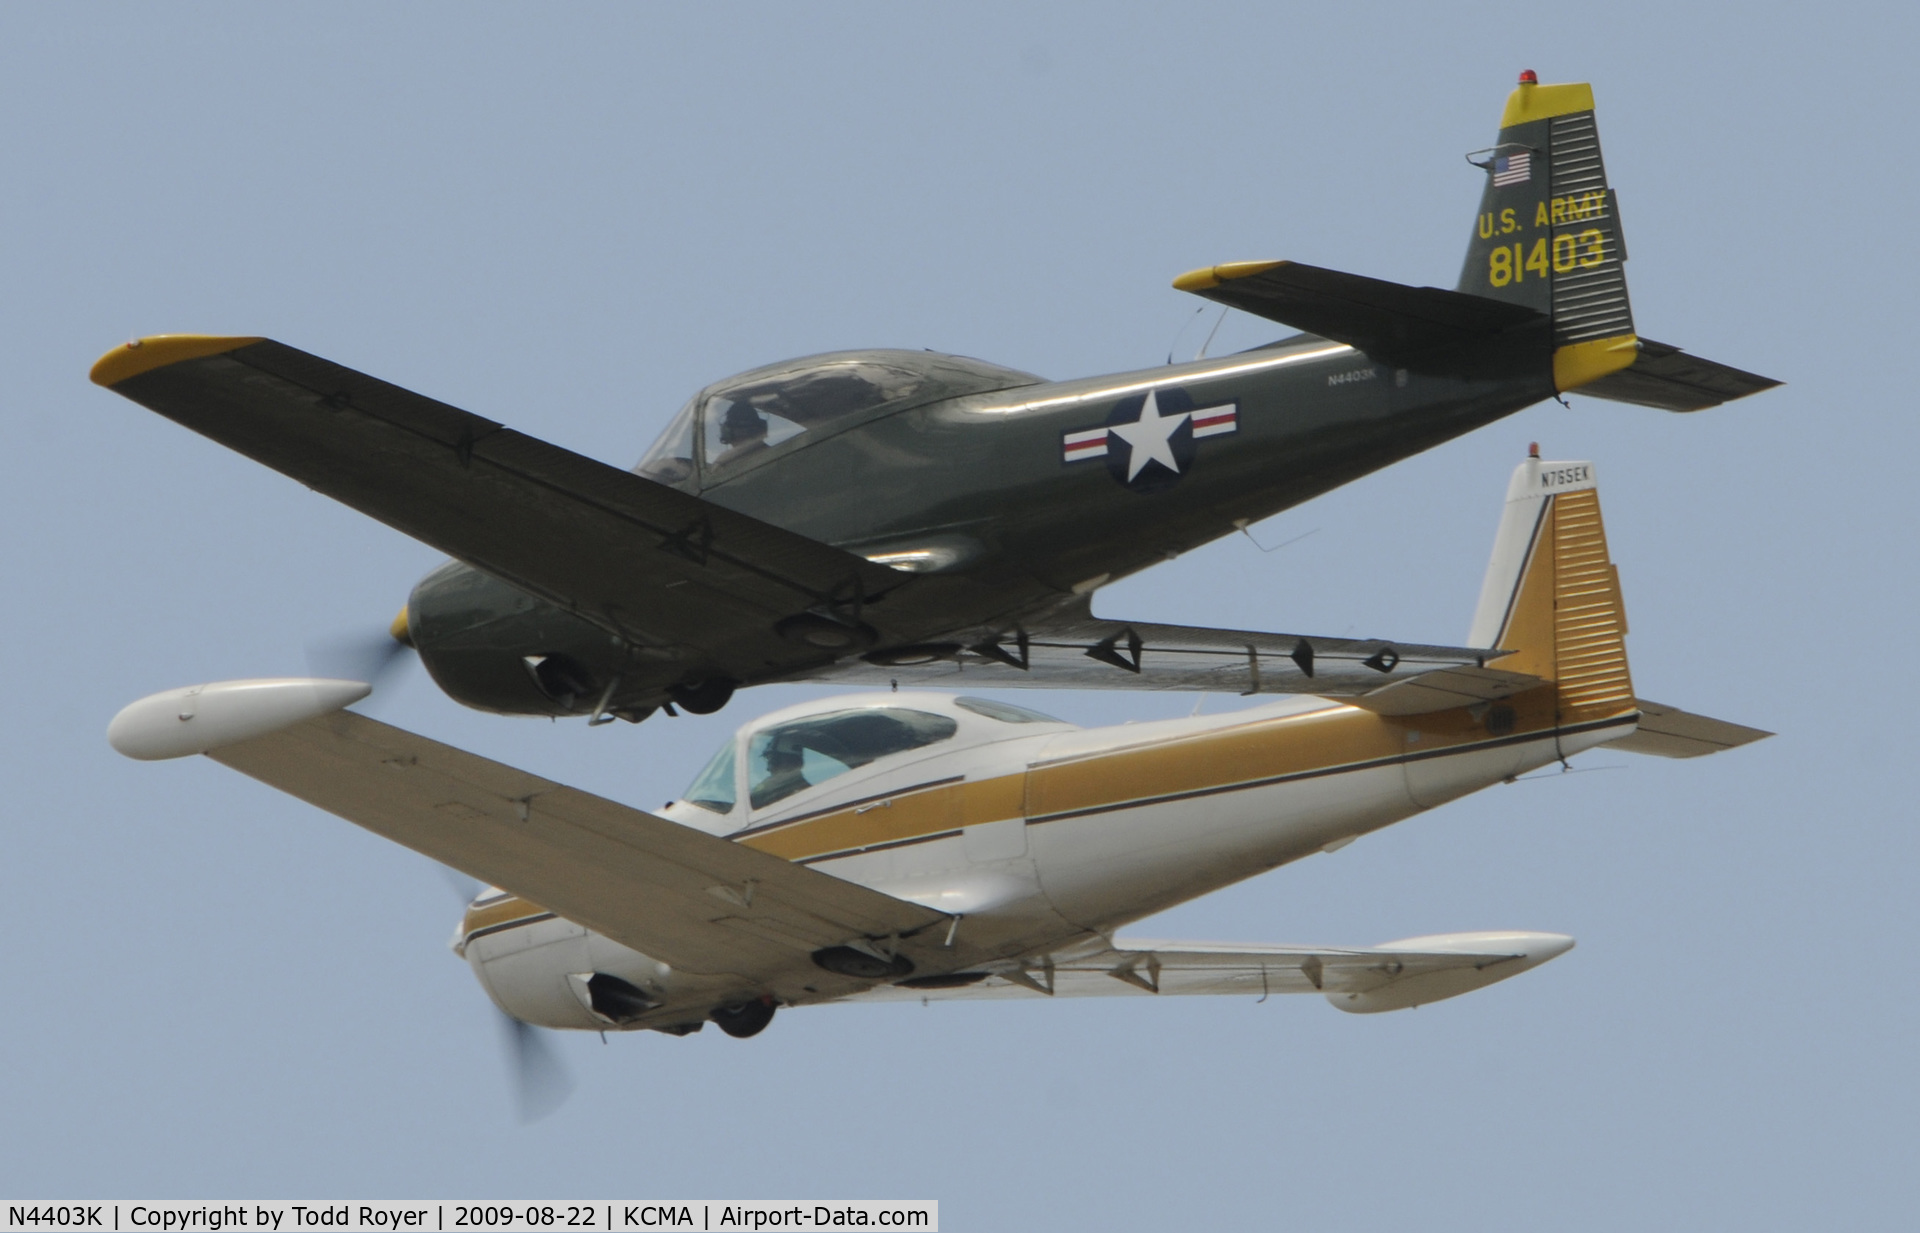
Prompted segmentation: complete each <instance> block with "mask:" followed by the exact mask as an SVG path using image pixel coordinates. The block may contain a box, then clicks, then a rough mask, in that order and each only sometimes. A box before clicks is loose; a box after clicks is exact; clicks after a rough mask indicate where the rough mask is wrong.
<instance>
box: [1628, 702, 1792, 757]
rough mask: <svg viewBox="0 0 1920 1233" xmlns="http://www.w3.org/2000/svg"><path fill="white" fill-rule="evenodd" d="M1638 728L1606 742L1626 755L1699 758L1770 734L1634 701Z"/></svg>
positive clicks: (1654, 703) (1750, 742)
mask: <svg viewBox="0 0 1920 1233" xmlns="http://www.w3.org/2000/svg"><path fill="white" fill-rule="evenodd" d="M1637 704H1638V705H1639V707H1640V726H1639V728H1638V729H1636V730H1635V731H1633V732H1632V733H1630V734H1628V735H1626V736H1623V737H1621V738H1620V739H1619V740H1617V741H1609V742H1607V743H1608V744H1609V745H1611V746H1612V747H1613V748H1615V749H1624V750H1626V751H1627V752H1628V753H1637V754H1653V755H1654V756H1655V757H1660V758H1698V757H1700V756H1701V755H1703V754H1710V753H1719V752H1720V751H1721V750H1723V749H1733V748H1736V747H1737V746H1740V745H1749V744H1752V743H1753V742H1754V741H1758V740H1764V739H1765V738H1767V737H1769V736H1772V735H1773V733H1771V732H1765V731H1762V730H1761V729H1759V728H1749V727H1746V726H1745V725H1742V724H1733V723H1728V722H1727V721H1726V720H1724V719H1709V718H1708V717H1706V716H1705V715H1695V714H1693V713H1691V712H1689V711H1683V710H1681V709H1680V708H1679V707H1677V706H1665V705H1663V704H1661V703H1658V702H1648V701H1647V700H1646V699H1645V698H1640V699H1638V700H1637Z"/></svg>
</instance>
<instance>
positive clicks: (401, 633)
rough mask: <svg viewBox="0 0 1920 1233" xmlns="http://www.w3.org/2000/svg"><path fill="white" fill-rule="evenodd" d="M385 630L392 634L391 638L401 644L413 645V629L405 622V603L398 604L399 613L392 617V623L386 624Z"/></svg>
mask: <svg viewBox="0 0 1920 1233" xmlns="http://www.w3.org/2000/svg"><path fill="white" fill-rule="evenodd" d="M387 632H388V633H390V634H392V635H393V640H394V641H395V642H398V643H399V644H400V645H401V646H412V645H413V630H412V629H411V628H410V627H409V626H408V624H407V607H406V605H405V604H402V605H401V606H400V613H399V615H398V616H396V617H394V618H393V624H391V625H389V626H387Z"/></svg>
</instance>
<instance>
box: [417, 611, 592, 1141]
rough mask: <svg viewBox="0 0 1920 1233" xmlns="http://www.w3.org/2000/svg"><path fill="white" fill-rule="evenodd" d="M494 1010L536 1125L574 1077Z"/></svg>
mask: <svg viewBox="0 0 1920 1233" xmlns="http://www.w3.org/2000/svg"><path fill="white" fill-rule="evenodd" d="M395 624H396V625H398V624H399V622H395ZM395 636H396V637H398V634H396V635H395ZM440 871H441V872H442V873H444V874H445V875H446V878H447V884H448V885H449V886H451V887H452V888H453V893H454V894H456V895H458V896H459V897H460V906H461V907H463V908H464V907H466V906H467V905H468V904H469V903H472V902H473V900H474V897H475V896H477V895H478V894H479V893H480V884H479V883H478V882H476V881H474V880H473V879H472V878H470V877H468V876H467V875H466V874H464V873H461V872H460V871H459V870H457V869H453V868H449V867H448V866H446V865H441V866H440ZM494 1009H495V1013H496V1014H498V1015H499V1017H500V1018H499V1021H500V1030H501V1031H502V1032H503V1033H504V1039H505V1041H506V1046H507V1073H508V1074H510V1075H511V1076H512V1077H513V1103H514V1111H515V1112H516V1113H517V1114H518V1115H519V1117H520V1121H521V1122H522V1123H523V1124H524V1123H527V1122H537V1121H539V1120H540V1119H541V1118H543V1117H545V1116H547V1114H549V1113H552V1112H553V1111H554V1110H555V1109H558V1108H559V1107H560V1106H561V1105H563V1104H565V1103H566V1101H567V1097H569V1096H571V1095H573V1076H571V1075H569V1074H568V1073H567V1067H566V1064H565V1063H564V1062H562V1061H561V1060H560V1055H559V1054H557V1053H555V1052H554V1049H553V1046H552V1045H551V1044H549V1043H548V1042H547V1039H546V1036H545V1035H544V1034H543V1033H542V1031H541V1029H539V1028H537V1027H535V1026H533V1025H532V1024H531V1023H524V1022H522V1021H521V1020H519V1019H516V1018H514V1017H513V1016H512V1015H510V1014H508V1013H507V1012H506V1011H504V1010H500V1009H499V1008H498V1007H495V1008H494Z"/></svg>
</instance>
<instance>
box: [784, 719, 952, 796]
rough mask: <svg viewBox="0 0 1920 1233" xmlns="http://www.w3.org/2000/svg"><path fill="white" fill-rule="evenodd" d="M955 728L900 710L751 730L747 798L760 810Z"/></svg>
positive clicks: (949, 721) (947, 721)
mask: <svg viewBox="0 0 1920 1233" xmlns="http://www.w3.org/2000/svg"><path fill="white" fill-rule="evenodd" d="M958 729H959V725H958V724H956V723H955V722H954V721H953V720H952V719H950V718H948V717H947V716H945V715H931V714H928V713H927V712H925V711H909V710H906V709H904V708H900V707H887V706H882V707H870V708H864V709H861V710H855V711H830V712H828V713H827V714H825V715H813V716H809V717H808V718H806V719H797V720H795V721H794V722H792V723H789V724H781V725H779V726H778V727H774V728H768V729H766V730H765V731H764V732H756V733H755V734H754V736H753V739H752V741H750V742H749V743H748V747H747V780H748V783H749V784H750V785H751V787H750V788H749V789H748V799H749V800H750V801H752V803H753V807H754V808H755V809H765V808H766V807H767V806H769V805H771V804H773V803H774V802H776V801H781V800H785V799H786V798H787V797H789V796H792V795H793V794H794V793H796V792H800V791H803V790H804V789H807V788H811V787H813V786H814V785H816V784H822V783H825V782H826V781H827V780H829V779H832V778H833V777H834V776H836V775H844V774H846V773H847V772H848V771H850V770H852V769H853V768H855V767H857V766H865V765H866V764H867V763H869V762H872V761H875V760H876V759H879V758H884V757H886V756H887V755H888V754H896V753H902V752H904V751H906V750H909V749H919V748H921V747H923V746H926V745H933V744H937V743H939V742H940V741H944V740H946V739H947V738H948V737H950V736H952V735H953V734H954V732H955V731H957V730H958Z"/></svg>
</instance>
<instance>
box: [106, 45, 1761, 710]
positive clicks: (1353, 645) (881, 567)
mask: <svg viewBox="0 0 1920 1233" xmlns="http://www.w3.org/2000/svg"><path fill="white" fill-rule="evenodd" d="M1468 157H1469V159H1470V160H1471V161H1473V162H1474V163H1475V164H1476V165H1477V166H1478V167H1480V168H1481V169H1482V171H1483V173H1484V175H1485V176H1486V189H1485V193H1484V195H1483V196H1482V198H1481V205H1480V212H1479V215H1478V217H1477V219H1476V220H1475V225H1474V232H1473V236H1472V241H1471V243H1470V245H1469V247H1468V250H1467V259H1466V266H1465V269H1464V270H1463V272H1462V274H1461V277H1460V283H1459V286H1458V288H1457V289H1455V290H1452V291H1444V290H1441V289H1439V288H1435V287H1410V286H1404V285H1401V284H1398V283H1390V282H1383V281H1380V280H1378V279H1373V278H1364V277H1361V276H1359V275H1354V274H1343V273H1339V272H1337V271H1333V270H1326V269H1319V268H1316V267H1314V266H1309V265H1300V264H1297V263H1294V262H1288V261H1260V262H1241V263H1236V264H1231V265H1218V266H1213V267H1211V268H1208V269H1204V270H1197V271H1195V272H1193V273H1191V274H1186V275H1183V276H1182V277H1180V278H1179V279H1176V280H1175V282H1174V286H1175V287H1178V288H1180V289H1181V290H1184V291H1190V292H1193V293H1195V294H1197V295H1201V296H1204V297H1206V298H1207V299H1210V300H1214V301H1216V302H1218V303H1221V304H1225V305H1228V306H1230V307H1232V308H1237V309H1240V310H1241V311H1243V312H1248V313H1252V314H1254V315H1256V316H1259V317H1264V318H1267V319H1269V320H1272V321H1276V322H1280V323H1282V324H1284V325H1287V326H1291V327H1293V328H1295V329H1298V330H1303V331H1306V332H1305V333H1301V334H1295V335H1292V336H1290V337H1287V338H1283V339H1281V340H1280V341H1278V342H1274V343H1271V344H1269V345H1267V346H1264V347H1258V348H1255V349H1254V350H1252V351H1247V352H1242V353H1240V354H1237V355H1231V356H1227V357H1224V358H1219V359H1207V360H1197V361H1195V362H1193V363H1187V364H1168V365H1166V366H1164V367H1159V368H1152V369H1147V370H1143V371H1139V372H1130V373H1120V374H1117V375H1113V376H1103V377H1088V378H1084V379H1081V380H1075V381H1060V382H1053V381H1046V380H1043V379H1042V378H1040V377H1036V376H1033V375H1032V374H1030V373H1024V372H1017V371H1015V370H1013V369H1010V368H1002V367H1000V366H998V365H995V364H988V363H984V362H982V361H979V360H972V359H965V358H962V357H959V356H950V355H940V354H936V353H932V352H919V351H844V352H835V353H833V354H829V355H819V356H812V357H809V358H806V359H800V360H791V361H788V362H786V363H782V364H774V365H770V366H768V367H765V368H759V369H755V370H753V371H751V372H747V373H743V374H741V375H739V376H737V377H732V378H729V379H728V380H725V381H721V382H718V383H717V384H714V385H712V386H709V387H708V388H706V389H705V390H702V391H701V392H700V393H699V394H698V395H696V396H695V397H694V399H693V401H691V402H690V403H688V404H687V406H686V408H685V409H684V410H683V411H681V412H680V414H679V415H678V416H677V417H675V419H674V420H673V422H672V423H671V424H670V425H669V426H668V428H667V430H666V432H665V433H664V434H662V436H661V437H660V439H659V441H658V442H657V443H655V445H654V446H653V448H652V449H650V450H649V451H648V452H647V455H646V457H644V458H643V459H641V460H640V463H639V465H638V466H637V467H636V468H635V469H634V470H632V471H622V470H619V469H618V468H615V467H611V466H608V465H606V464H604V463H600V462H596V461H594V460H592V459H590V458H584V457H582V456H580V455H578V454H574V453H570V452H568V451H567V450H564V449H560V448H558V447H556V446H553V445H549V444H547V443H545V442H543V441H539V440H535V439H534V438H531V437H527V436H524V435H522V434H520V433H517V432H514V431H512V430H511V429H508V428H505V427H503V426H502V425H500V424H497V423H495V422H493V421H492V420H487V419H483V418H481V417H480V416H477V415H471V414H469V413H467V412H465V411H461V410H459V409H457V408H454V407H450V406H447V405H446V404H444V403H440V402H435V401H434V400H432V399H430V398H426V397H424V396H422V395H419V394H415V393H412V392H410V391H407V390H404V389H401V388H399V387H397V386H393V385H389V384H387V383H386V382H383V381H380V380H377V379H375V378H373V377H369V376H366V375H364V374H362V373H358V372H355V371H353V370H352V369H349V368H344V367H342V366H340V365H338V364H334V363H331V362H329V361H327V360H323V359H320V358H319V357H317V356H313V355H308V354H307V353H305V352H302V351H298V350H295V349H294V348H292V347H289V346H286V345H284V344H281V343H277V342H273V341H270V340H266V339H259V338H211V337H203V336H186V335H171V336H161V337H156V338H149V339H143V340H141V341H139V342H134V343H129V344H127V345H126V346H125V347H121V348H116V349H115V350H114V351H112V352H110V353H108V354H107V355H106V356H105V357H103V358H102V359H101V360H100V362H99V363H98V364H97V365H95V367H94V369H93V379H94V381H96V382H97V383H99V384H101V385H103V386H106V387H108V388H110V389H112V390H114V391H115V392H117V393H120V394H123V395H125V396H126V397H128V398H130V399H132V400H133V401H135V402H137V403H140V404H141V405H143V406H146V407H150V408H152V409H153V410H155V411H158V412H159V413H160V414H162V415H164V416H167V417H168V418H170V419H173V420H176V421H178V422H179V423H181V424H184V425H186V426H187V427H189V428H192V429H193V430H195V431H196V432H199V433H202V434H204V435H206V436H208V437H211V438H213V439H214V440H216V441H219V442H221V443H222V444H224V445H227V446H229V447H231V448H233V449H236V450H238V451H240V452H241V453H243V454H245V455H247V456H248V457H250V458H253V459H255V460H257V461H259V462H262V463H265V464H266V465H267V466H270V467H272V468H274V469H275V470H278V471H281V472H283V473H285V474H287V475H289V476H292V477H293V478H294V479H297V480H299V481H300V482H301V483H303V484H306V485H308V486H309V487H312V488H314V489H317V490H318V491H320V492H323V493H326V494H327V495H329V496H331V497H334V498H335V499H337V500H340V501H343V502H345V503H346V504H348V505H351V506H352V507H354V508H355V509H358V510H360V511H362V512H364V513H366V514H369V515H371V516H373V517H375V518H378V519H380V520H381V521H382V522H385V523H386V524H388V525H389V526H392V527H395V528H397V529H399V530H401V531H404V532H406V533H407V534H408V535H411V536H414V537H415V538H417V539H419V540H421V541H423V542H425V543H428V544H431V545H433V546H434V547H436V548H439V549H440V550H442V551H444V552H447V553H449V554H451V555H452V556H453V557H454V558H455V559H454V560H453V561H452V562H449V563H448V564H447V565H445V566H442V567H441V568H439V569H437V570H435V571H434V572H433V573H431V574H429V575H428V576H427V577H426V578H425V579H423V580H422V581H421V582H420V584H419V585H418V586H416V587H415V588H414V590H413V594H412V596H411V597H410V598H409V599H408V602H407V606H406V609H405V610H404V611H403V612H402V614H401V616H400V617H399V618H398V619H397V620H396V621H395V622H394V634H395V636H396V637H398V638H400V639H401V640H402V641H405V642H408V643H410V644H411V645H412V646H413V647H415V648H416V649H417V650H418V651H419V653H420V656H421V658H422V659H423V660H424V662H425V663H426V665H427V668H428V670H429V671H430V672H431V673H432V675H433V677H434V680H435V681H436V682H438V684H439V685H440V687H441V688H442V689H444V690H445V691H446V692H447V693H448V694H450V695H452V696H453V697H454V698H456V699H457V700H459V701H460V702H463V703H465V704H467V705H469V706H474V707H479V708H482V709H485V710H491V711H498V712H505V713H512V714H535V715H589V716H591V717H592V718H593V719H594V721H596V722H604V721H606V720H608V719H610V718H613V717H618V718H622V719H628V720H633V721H636V722H637V721H638V720H640V719H643V718H645V717H646V716H647V715H648V714H650V713H651V712H652V711H654V710H655V709H656V708H659V707H662V706H665V707H668V708H669V711H670V713H671V708H672V707H673V706H675V705H676V704H677V705H678V706H679V707H680V708H682V709H685V710H687V711H692V712H695V713H700V714H705V713H708V712H711V711H714V710H717V709H719V708H720V707H721V706H723V705H725V703H726V702H727V700H728V699H729V698H730V697H731V696H732V694H733V692H734V691H735V690H736V689H738V688H741V687H743V686H747V685H757V684H763V683H767V682H773V681H826V682H848V683H861V684H872V683H880V684H884V683H886V682H888V681H898V682H901V683H912V684H917V685H927V684H939V683H942V682H948V681H950V682H951V683H953V684H956V685H957V684H965V685H967V686H969V687H977V688H1002V687H1007V686H1017V685H1031V686H1047V687H1062V686H1069V687H1105V688H1120V689H1192V690H1214V691H1223V692H1226V691H1231V692H1238V693H1245V694H1252V693H1273V692H1306V693H1314V694H1325V695H1335V696H1345V697H1350V698H1354V699H1356V700H1362V702H1363V705H1369V706H1372V707H1374V708H1375V709H1378V710H1382V711H1386V712H1390V713H1413V712H1415V711H1419V710H1424V709H1430V708H1432V707H1437V706H1459V705H1462V703H1463V701H1470V700H1472V699H1475V698H1479V699H1483V700H1491V699H1493V698H1497V697H1502V696H1505V695H1506V694H1507V693H1510V692H1513V691H1514V690H1515V689H1517V688H1520V687H1522V686H1523V685H1524V683H1525V682H1526V681H1528V680H1530V678H1522V677H1519V676H1518V674H1513V673H1503V672H1501V671H1499V670H1498V669H1497V668H1491V667H1489V666H1488V661H1489V660H1491V659H1496V658H1497V657H1498V653H1497V651H1496V650H1495V649H1494V648H1485V647H1482V648H1453V647H1433V646H1414V645H1408V644H1401V643H1388V642H1383V641H1378V640H1351V639H1341V638H1318V637H1303V636H1299V635H1293V634H1275V633H1261V632H1255V631H1242V630H1219V629H1206V628H1194V627H1184V626H1168V625H1155V624H1147V623H1143V622H1128V621H1114V620H1107V619H1103V618H1099V617H1095V616H1094V615H1093V614H1092V612H1091V608H1090V602H1091V598H1092V595H1093V593H1094V592H1095V591H1096V590H1098V589H1099V588H1100V587H1101V586H1103V585H1105V584H1106V583H1108V582H1111V581H1113V580H1114V579H1117V578H1122V577H1125V576H1126V575H1128V574H1131V573H1133V572H1135V571H1137V570H1141V569H1145V568H1146V567H1148V566H1150V565H1152V564H1154V563H1155V562H1157V561H1162V560H1165V559H1167V558H1169V557H1172V556H1174V555H1177V554H1179V553H1182V552H1187V551H1189V550H1191V549H1193V548H1197V547H1199V546H1200V545H1202V544H1205V543H1207V542H1208V541H1210V540H1214V539H1218V538H1219V537H1221V536H1223V535H1227V534H1230V533H1232V532H1233V531H1235V530H1237V529H1239V528H1243V527H1245V526H1247V525H1248V524H1249V523H1253V522H1257V521H1259V520H1260V519H1263V518H1266V517H1268V516H1270V515H1273V514H1276V513H1278V512H1280V511H1281V510H1284V509H1288V508H1290V507H1292V506H1294V505H1298V504H1299V503H1301V502H1302V501H1306V500H1308V499H1309V498H1311V497H1314V496H1317V495H1319V494H1320V493H1323V492H1326V491H1327V490H1329V489H1331V488H1334V487H1336V486H1338V485H1340V484H1344V483H1346V482H1347V481H1348V480H1351V479H1355V478H1357V477H1359V476H1362V475H1365V474H1367V473H1368V472H1370V471H1374V470H1376V469H1378V468H1380V467H1384V466H1386V465H1387V464H1389V463H1392V462H1395V461H1397V460H1399V459H1402V458H1406V457H1408V456H1409V455H1412V454H1415V453H1418V452H1419V451H1421V450H1424V449H1427V448H1429V447H1430V446H1434V445H1438V444H1439V443H1441V442H1443V441H1447V440H1451V439H1452V438H1454V437H1457V436H1460V435H1461V434H1463V433H1466V432H1470V431H1472V430H1473V429H1475V428H1478V427H1480V426H1482V425H1484V424H1489V423H1491V422H1493V421H1494V420H1497V419H1499V418H1501V417H1502V416H1506V415H1510V414H1512V413H1513V412H1515V411H1518V410H1520V409H1521V408H1523V407H1526V406H1528V405H1530V404H1532V403H1536V402H1539V401H1541V400H1543V399H1547V398H1552V397H1555V396H1556V395H1558V394H1561V393H1564V392H1566V391H1568V390H1574V389H1578V390H1580V391H1581V392H1582V393H1584V394H1590V395H1593V396H1596V397H1599V398H1610V399H1616V400H1619V401H1623V402H1631V403H1640V404H1642V405H1647V406H1654V407H1663V408H1666V409H1669V410H1674V411H1694V410H1699V409H1701V408H1703V407H1709V406H1714V405H1716V404H1719V403H1721V402H1725V401H1727V400H1729V399H1734V398H1739V397H1743V396H1745V395H1747V394H1751V393H1754V392H1756V391H1759V390H1762V389H1766V388H1768V387H1770V386H1773V385H1776V384H1778V383H1777V382H1775V381H1772V380H1769V379H1767V378H1765V377H1758V376H1755V375H1753V374H1751V373H1747V372H1742V371H1740V370H1738V369H1734V368H1729V367H1726V366H1725V365H1721V364H1716V363H1713V362H1712V361H1709V360H1701V359H1697V358H1694V357H1692V356H1689V355H1685V354H1683V353H1682V352H1681V351H1680V350H1679V349H1677V348H1675V347H1671V346H1668V345H1666V344H1664V343H1656V342H1653V341H1651V340H1649V339H1645V338H1641V337H1639V336H1638V334H1637V333H1636V331H1635V328H1634V323H1633V315H1632V313H1631V311H1630V309H1629V307H1628V302H1627V286H1626V279H1625V275H1624V270H1623V263H1624V262H1625V260H1626V248H1625V244H1624V242H1623V241H1622V239H1621V233H1620V223H1619V212H1618V201H1617V199H1616V197H1615V194H1614V192H1613V190H1612V189H1611V188H1610V187H1609V186H1608V184H1607V180H1606V175H1605V171H1604V169H1603V167H1602V164H1601V159H1600V146H1599V139H1598V136H1597V132H1596V129H1595V126H1594V117H1593V94H1592V91H1591V89H1590V88H1589V87H1588V86H1586V85H1546V86H1543V85H1538V84H1536V83H1535V80H1534V77H1533V74H1532V73H1526V74H1523V75H1522V77H1521V83H1520V86H1519V88H1518V89H1516V90H1515V91H1514V93H1513V95H1512V96H1511V97H1510V98H1509V99H1508V101H1507V106H1506V113H1505V115H1504V116H1503V118H1502V120H1501V127H1500V137H1499V143H1498V144H1497V145H1495V146H1494V147H1493V148H1491V149H1489V150H1485V151H1482V152H1480V153H1479V154H1476V155H1469V156H1468Z"/></svg>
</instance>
